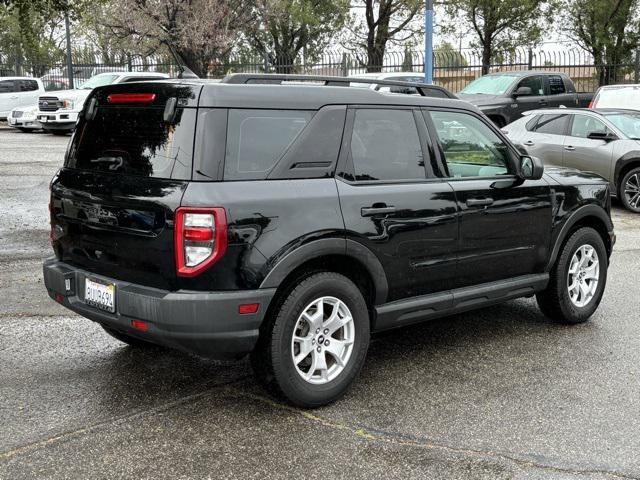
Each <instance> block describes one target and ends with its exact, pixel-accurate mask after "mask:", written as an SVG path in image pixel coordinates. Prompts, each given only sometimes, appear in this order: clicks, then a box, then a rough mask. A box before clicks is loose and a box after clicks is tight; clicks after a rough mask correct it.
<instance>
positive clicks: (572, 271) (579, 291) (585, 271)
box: [567, 244, 600, 307]
mask: <svg viewBox="0 0 640 480" xmlns="http://www.w3.org/2000/svg"><path fill="white" fill-rule="evenodd" d="M599 278H600V262H599V259H598V252H596V249H595V248H593V247H592V246H591V245H588V244H586V245H582V246H581V247H580V248H578V249H577V250H576V252H575V253H574V254H573V257H572V258H571V263H570V264H569V272H568V274H567V290H568V292H569V298H570V299H571V303H573V304H574V305H575V306H576V307H584V306H586V305H587V304H588V303H589V302H590V301H591V300H592V299H593V297H594V295H595V294H596V291H597V290H598V280H599Z"/></svg>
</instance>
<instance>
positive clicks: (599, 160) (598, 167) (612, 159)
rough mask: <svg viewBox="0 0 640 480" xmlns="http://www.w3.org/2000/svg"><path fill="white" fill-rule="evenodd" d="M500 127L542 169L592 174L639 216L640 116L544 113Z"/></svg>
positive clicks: (617, 111)
mask: <svg viewBox="0 0 640 480" xmlns="http://www.w3.org/2000/svg"><path fill="white" fill-rule="evenodd" d="M530 113H531V114H530V115H527V116H526V117H524V118H521V119H520V120H517V121H516V122H514V123H512V124H510V125H508V126H507V127H505V131H506V133H507V135H508V137H509V138H510V139H511V141H513V142H514V143H516V144H517V145H520V146H521V147H524V152H526V153H527V154H529V155H535V156H536V157H539V158H540V159H542V161H543V162H544V164H545V165H557V166H564V167H572V168H577V169H579V170H583V171H591V172H595V173H597V174H598V175H600V176H602V177H603V178H606V179H607V180H608V181H609V183H610V184H611V193H612V195H614V196H617V197H619V198H620V200H621V201H622V203H623V204H624V206H625V207H626V208H628V209H629V210H631V211H632V212H636V213H640V112H637V111H633V110H620V109H598V110H587V109H562V110H559V109H547V110H537V111H535V112H530Z"/></svg>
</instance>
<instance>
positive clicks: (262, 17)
mask: <svg viewBox="0 0 640 480" xmlns="http://www.w3.org/2000/svg"><path fill="white" fill-rule="evenodd" d="M348 11H349V1H348V0H334V1H327V0H257V2H256V5H255V7H254V19H255V25H256V27H255V28H251V29H249V30H248V31H247V32H246V34H247V37H248V39H249V42H250V44H251V45H252V46H253V48H254V49H255V50H256V52H257V53H259V54H260V55H261V56H262V57H263V58H264V57H265V56H266V57H267V58H268V60H269V63H271V64H274V65H275V66H276V71H277V72H278V73H290V72H292V71H293V70H294V68H295V63H296V60H297V59H298V56H299V55H300V53H301V52H304V55H305V57H306V58H305V60H309V59H311V60H313V59H314V58H317V56H318V55H319V54H320V53H321V52H322V50H323V49H324V48H325V47H326V46H327V45H328V44H329V42H330V41H331V39H332V38H333V36H334V35H335V34H336V33H337V32H338V31H339V30H340V29H342V27H343V26H344V24H345V21H346V19H347V14H348Z"/></svg>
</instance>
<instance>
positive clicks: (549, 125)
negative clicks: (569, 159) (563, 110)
mask: <svg viewBox="0 0 640 480" xmlns="http://www.w3.org/2000/svg"><path fill="white" fill-rule="evenodd" d="M568 125H569V115H567V114H557V113H553V114H543V115H540V118H539V119H538V121H537V123H536V125H535V126H534V127H533V129H532V131H530V132H527V133H525V134H524V135H523V141H522V145H523V146H524V147H525V148H526V150H527V153H528V154H529V155H532V156H534V157H538V158H540V159H541V160H542V162H543V163H544V164H545V165H548V166H557V167H561V166H562V165H563V155H564V141H565V136H566V133H567V128H568Z"/></svg>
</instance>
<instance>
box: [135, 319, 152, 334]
mask: <svg viewBox="0 0 640 480" xmlns="http://www.w3.org/2000/svg"><path fill="white" fill-rule="evenodd" d="M131 326H132V327H133V328H135V329H136V330H140V331H141V332H146V331H147V330H149V325H148V324H147V322H143V321H142V320H131Z"/></svg>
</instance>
